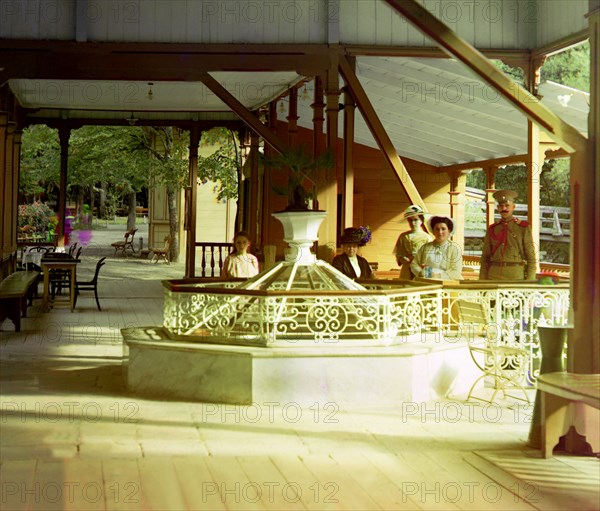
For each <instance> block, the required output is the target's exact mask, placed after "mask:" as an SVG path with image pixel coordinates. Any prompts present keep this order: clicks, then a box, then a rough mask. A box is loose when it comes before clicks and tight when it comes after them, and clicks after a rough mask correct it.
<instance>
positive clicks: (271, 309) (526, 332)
mask: <svg viewBox="0 0 600 511" xmlns="http://www.w3.org/2000/svg"><path fill="white" fill-rule="evenodd" d="M200 280H202V279H200ZM164 284H165V288H166V290H165V302H164V327H165V329H166V330H167V331H168V332H169V334H170V336H171V337H172V338H174V339H177V338H178V339H182V338H185V339H186V340H192V341H197V342H212V343H223V344H242V345H253V346H266V347H282V346H319V345H323V344H333V343H340V344H341V345H343V346H354V345H365V344H366V345H389V344H396V343H401V342H407V341H419V340H425V339H427V338H429V339H430V338H431V337H428V334H429V333H430V332H437V333H438V334H441V335H440V336H438V338H440V339H443V338H445V339H446V340H447V341H448V342H457V341H458V340H461V339H462V340H465V341H469V340H470V339H469V335H472V332H473V330H472V329H471V330H469V328H468V326H467V325H461V324H460V321H459V319H458V316H457V314H456V302H457V300H469V301H475V302H481V303H483V305H484V307H485V309H486V311H488V316H489V318H490V324H492V325H493V326H494V327H495V328H497V329H498V331H499V339H501V342H502V343H504V344H506V345H511V346H518V347H521V348H525V349H527V350H528V351H529V352H530V354H531V357H530V362H529V364H530V367H529V374H528V376H527V377H528V379H529V380H530V381H532V382H533V381H534V380H535V379H536V377H537V374H538V372H539V361H540V358H539V357H540V354H539V338H538V335H537V327H538V325H540V324H552V325H566V324H567V323H568V310H569V289H568V285H567V284H559V285H556V286H551V285H549V286H541V285H537V284H533V283H532V284H527V283H521V282H519V283H510V284H502V283H490V282H486V283H479V282H477V281H463V282H461V283H460V284H447V285H441V284H430V283H418V282H407V281H400V280H370V281H363V282H362V284H363V285H364V286H365V287H366V288H367V290H366V291H319V290H316V291H306V290H300V291H298V290H289V291H285V290H277V291H256V290H244V289H238V288H237V287H236V286H237V284H238V283H237V282H231V281H229V282H228V281H218V282H215V281H214V280H211V281H210V282H208V281H206V280H205V281H203V282H201V281H198V280H196V281H191V280H181V281H165V283H164Z"/></svg>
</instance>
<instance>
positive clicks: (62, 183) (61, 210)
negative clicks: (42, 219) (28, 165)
mask: <svg viewBox="0 0 600 511" xmlns="http://www.w3.org/2000/svg"><path fill="white" fill-rule="evenodd" d="M70 134H71V129H70V128H68V127H67V126H65V125H64V124H63V125H61V126H60V127H59V128H58V140H59V142H60V179H59V190H58V225H57V234H58V246H59V247H64V246H65V221H66V218H67V172H68V168H69V136H70Z"/></svg>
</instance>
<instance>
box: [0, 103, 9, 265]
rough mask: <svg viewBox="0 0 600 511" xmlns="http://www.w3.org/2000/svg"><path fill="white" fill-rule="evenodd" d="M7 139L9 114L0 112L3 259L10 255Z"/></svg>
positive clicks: (0, 228) (0, 231)
mask: <svg viewBox="0 0 600 511" xmlns="http://www.w3.org/2000/svg"><path fill="white" fill-rule="evenodd" d="M7 137H8V114H7V113H6V112H0V193H1V194H2V204H1V205H0V245H2V257H4V256H5V255H7V254H9V253H10V249H9V247H10V243H9V240H8V231H7V230H6V223H7V219H8V204H7V200H8V194H7V193H6V181H7V178H8V168H7V166H6V142H7ZM0 269H1V268H0ZM0 276H4V275H0Z"/></svg>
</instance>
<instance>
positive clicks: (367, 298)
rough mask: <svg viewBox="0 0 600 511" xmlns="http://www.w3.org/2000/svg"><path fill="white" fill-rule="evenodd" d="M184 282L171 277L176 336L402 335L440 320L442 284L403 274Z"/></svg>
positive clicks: (376, 340) (299, 338) (299, 340)
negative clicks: (278, 282) (307, 282)
mask: <svg viewBox="0 0 600 511" xmlns="http://www.w3.org/2000/svg"><path fill="white" fill-rule="evenodd" d="M182 282H183V281H178V283H173V282H166V283H165V286H166V288H167V289H166V292H165V305H164V324H163V326H164V327H165V328H166V329H167V330H168V331H169V333H170V334H171V335H172V336H173V337H176V338H181V337H185V338H191V339H192V340H193V339H196V340H198V341H200V342H222V343H231V344H249V345H258V346H278V347H281V346H286V345H288V346H298V345H299V344H300V345H313V346H315V345H319V344H322V343H337V342H341V341H343V342H344V343H345V344H346V345H348V344H350V345H353V344H357V343H360V342H361V341H367V342H368V344H369V345H373V344H384V345H385V344H391V343H393V342H402V340H406V337H405V336H406V335H409V334H413V333H418V332H420V331H421V330H431V329H432V328H434V327H435V326H436V325H437V323H438V318H437V314H438V311H439V310H440V300H441V289H442V288H441V286H440V285H411V284H407V283H404V284H401V283H400V282H399V281H398V283H397V284H395V285H386V286H384V285H379V284H378V285H373V286H372V287H371V288H370V289H368V290H367V291H294V290H290V291H254V290H243V289H231V288H230V289H228V288H226V287H224V283H218V284H206V283H196V284H190V283H182ZM384 287H385V288H386V289H383V288H384ZM399 336H401V337H399Z"/></svg>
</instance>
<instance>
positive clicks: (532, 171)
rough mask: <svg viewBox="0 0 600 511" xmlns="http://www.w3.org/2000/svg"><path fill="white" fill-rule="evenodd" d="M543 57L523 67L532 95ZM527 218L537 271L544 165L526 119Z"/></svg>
mask: <svg viewBox="0 0 600 511" xmlns="http://www.w3.org/2000/svg"><path fill="white" fill-rule="evenodd" d="M544 60H545V58H530V59H529V60H528V67H527V69H525V86H526V87H527V90H528V91H529V92H530V93H531V94H532V95H533V96H537V92H538V85H539V83H540V69H541V67H542V64H543V63H544ZM525 164H526V166H527V182H528V183H527V184H528V186H527V203H528V204H529V206H528V208H527V220H528V222H529V226H530V228H531V234H532V237H533V244H534V246H535V250H536V252H537V254H538V266H537V268H536V270H537V271H539V269H540V266H539V260H540V255H539V254H540V219H541V213H540V181H541V177H542V168H543V166H544V151H540V128H539V126H538V125H537V124H536V123H534V122H533V121H531V119H528V120H527V161H526V162H525Z"/></svg>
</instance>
